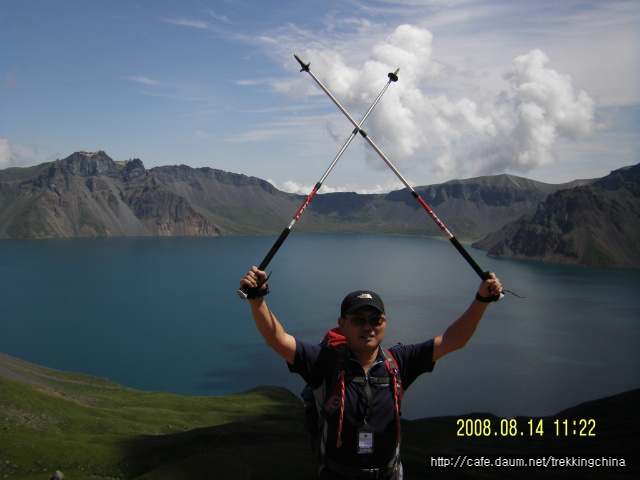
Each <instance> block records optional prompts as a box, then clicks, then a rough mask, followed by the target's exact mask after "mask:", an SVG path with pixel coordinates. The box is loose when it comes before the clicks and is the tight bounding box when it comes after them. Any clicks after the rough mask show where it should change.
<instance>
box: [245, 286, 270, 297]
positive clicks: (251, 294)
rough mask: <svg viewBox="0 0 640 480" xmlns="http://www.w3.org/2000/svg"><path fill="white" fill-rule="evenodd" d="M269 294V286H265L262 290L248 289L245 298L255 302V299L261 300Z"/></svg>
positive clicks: (258, 288)
mask: <svg viewBox="0 0 640 480" xmlns="http://www.w3.org/2000/svg"><path fill="white" fill-rule="evenodd" d="M269 293H271V290H269V285H265V286H264V287H262V288H260V287H257V288H250V289H248V292H247V298H248V299H249V300H255V299H256V298H262V297H264V296H265V295H269Z"/></svg>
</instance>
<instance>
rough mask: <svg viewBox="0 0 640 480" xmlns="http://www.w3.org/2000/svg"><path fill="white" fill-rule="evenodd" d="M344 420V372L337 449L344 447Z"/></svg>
mask: <svg viewBox="0 0 640 480" xmlns="http://www.w3.org/2000/svg"><path fill="white" fill-rule="evenodd" d="M343 418H344V370H342V371H341V372H340V421H339V423H338V441H337V442H336V447H338V448H340V447H341V446H342V419H343Z"/></svg>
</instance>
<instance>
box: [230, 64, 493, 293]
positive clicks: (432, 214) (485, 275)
mask: <svg viewBox="0 0 640 480" xmlns="http://www.w3.org/2000/svg"><path fill="white" fill-rule="evenodd" d="M294 57H295V59H296V60H297V61H298V63H299V64H300V66H301V67H302V68H301V69H300V72H307V73H308V74H309V75H310V76H311V78H313V80H314V81H315V82H316V83H317V84H318V86H319V87H320V88H321V89H322V90H323V91H324V93H326V94H327V96H328V97H329V98H330V99H331V100H332V101H333V103H334V104H335V105H336V106H337V107H338V109H339V110H340V111H341V112H342V113H343V114H344V116H345V117H347V119H348V120H349V121H350V122H351V124H352V125H353V126H354V127H355V128H354V130H353V132H352V133H351V135H350V136H349V138H348V139H347V141H346V142H345V144H344V145H343V147H342V148H341V149H340V151H339V152H338V154H337V155H336V157H335V158H334V159H333V162H331V165H330V166H329V168H328V169H327V171H326V172H325V173H324V175H323V176H322V178H321V179H320V180H319V181H318V183H317V184H316V185H315V186H314V188H313V190H312V191H311V194H310V195H309V196H308V197H307V199H306V200H305V202H304V203H303V204H302V207H300V209H299V210H298V212H297V213H296V215H295V216H294V217H293V220H291V222H290V223H289V225H288V226H287V227H286V228H285V229H284V230H283V231H282V233H281V234H280V236H279V237H278V239H277V240H276V242H275V243H274V244H273V246H272V247H271V250H269V252H268V253H267V255H266V256H265V258H264V259H263V260H262V262H261V263H260V266H259V267H258V270H262V271H264V270H265V269H266V268H267V265H269V263H270V262H271V260H272V259H273V257H274V255H275V254H276V252H277V251H278V249H279V248H280V247H281V246H282V244H283V243H284V241H285V240H286V239H287V237H288V236H289V233H291V229H292V228H293V226H294V224H295V223H296V222H297V221H298V218H300V215H302V212H303V211H304V210H305V208H307V205H308V204H309V202H310V201H311V199H312V198H313V196H314V195H315V194H316V192H317V191H318V190H319V189H320V187H321V186H322V183H323V182H324V181H325V180H326V178H327V176H328V175H329V173H330V172H331V170H332V169H333V167H334V166H335V164H336V163H337V162H338V160H339V159H340V157H341V156H342V154H343V153H344V151H345V150H346V149H347V147H348V146H349V144H350V143H351V141H352V140H353V138H354V137H355V136H356V135H357V134H358V133H359V134H360V136H362V137H363V138H364V139H365V140H366V141H367V143H368V144H369V145H371V147H372V148H373V149H374V150H375V152H376V153H377V154H378V155H379V156H380V158H382V160H383V161H384V162H385V163H386V164H387V166H388V167H389V168H390V169H391V170H392V171H393V173H395V174H396V176H397V177H398V178H399V179H400V181H401V182H402V183H403V184H404V186H405V187H406V188H407V190H409V192H410V193H411V195H412V196H413V197H414V198H415V199H416V200H417V201H418V203H419V204H420V205H422V208H424V209H425V210H426V212H427V213H428V214H429V216H430V217H431V219H432V220H433V221H434V222H436V224H437V225H438V227H440V230H442V231H443V232H444V233H445V234H446V235H447V238H448V239H449V241H450V242H451V243H452V244H453V246H454V247H455V248H456V250H457V251H458V252H459V253H460V255H462V257H463V258H464V259H465V260H466V261H467V263H468V264H469V265H470V266H471V268H472V269H473V270H474V272H476V274H477V275H478V276H479V277H480V278H481V279H482V280H486V279H488V278H489V272H488V271H484V270H482V268H480V266H479V265H478V264H477V263H476V261H475V260H474V259H473V257H471V255H470V254H469V252H467V250H466V249H465V248H464V247H463V246H462V244H461V243H460V242H459V241H458V239H457V238H456V237H455V236H454V235H453V234H452V233H451V232H450V231H449V229H448V228H447V227H446V226H445V225H444V224H443V223H442V221H441V220H440V219H439V218H438V216H437V215H436V214H435V212H434V211H433V210H431V208H430V207H429V205H427V203H426V202H425V201H424V200H423V199H422V197H420V195H418V193H417V192H416V191H415V190H414V189H413V188H412V187H411V185H409V183H408V182H407V181H406V180H405V179H404V177H403V176H402V175H401V174H400V172H399V171H398V169H396V167H395V166H394V165H393V164H392V163H391V161H389V159H388V158H387V156H386V155H385V154H384V153H382V151H381V150H380V149H379V148H378V146H377V145H376V144H375V143H374V142H373V140H371V138H370V137H369V135H367V133H366V132H365V131H364V130H362V128H361V127H362V125H363V123H364V121H365V120H366V119H367V117H368V116H369V114H370V113H371V112H372V110H373V109H374V107H375V106H376V104H377V103H378V101H379V100H380V98H382V95H384V92H386V90H387V88H388V87H389V85H390V84H391V83H392V82H397V81H398V72H399V71H400V69H399V68H398V69H397V70H396V71H395V72H393V73H389V75H388V77H389V81H388V82H387V83H386V85H385V86H384V88H383V89H382V91H381V92H380V94H379V95H378V97H377V98H376V99H375V100H374V102H373V103H372V104H371V107H369V110H367V113H366V114H365V115H364V117H363V118H362V120H360V123H356V121H355V120H354V119H353V118H352V117H351V115H349V113H348V112H347V111H346V110H345V109H344V108H343V107H342V105H340V102H338V100H336V98H335V97H334V96H333V95H332V94H331V92H330V91H329V90H327V88H326V87H325V86H324V85H323V84H322V82H321V81H320V80H318V78H317V77H316V76H315V75H314V74H313V72H312V71H311V70H310V68H309V66H310V65H311V63H304V62H303V61H302V60H300V57H298V56H297V55H294ZM265 281H266V280H265ZM262 283H264V281H263V282H262ZM262 283H261V284H259V285H258V286H256V287H253V288H254V289H259V288H260V287H261V286H262ZM238 296H239V297H240V298H242V299H247V298H248V296H249V291H248V289H247V287H242V288H240V289H239V290H238ZM502 297H503V294H500V295H499V296H495V297H494V301H498V300H500V299H501V298H502Z"/></svg>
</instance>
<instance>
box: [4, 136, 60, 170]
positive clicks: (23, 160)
mask: <svg viewBox="0 0 640 480" xmlns="http://www.w3.org/2000/svg"><path fill="white" fill-rule="evenodd" d="M47 160H50V158H48V157H47V156H46V155H43V154H41V153H39V152H38V151H36V150H33V149H29V148H26V147H23V146H21V145H16V144H12V143H11V142H10V141H9V139H8V138H0V169H3V168H10V167H27V166H29V165H37V164H39V163H42V162H45V161H47Z"/></svg>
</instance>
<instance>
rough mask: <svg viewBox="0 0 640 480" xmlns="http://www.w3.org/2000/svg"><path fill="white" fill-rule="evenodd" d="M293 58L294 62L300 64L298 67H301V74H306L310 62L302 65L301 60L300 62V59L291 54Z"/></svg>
mask: <svg viewBox="0 0 640 480" xmlns="http://www.w3.org/2000/svg"><path fill="white" fill-rule="evenodd" d="M293 56H294V57H295V58H296V60H297V61H298V63H299V64H300V66H301V67H302V68H301V69H300V71H301V72H308V71H309V65H311V62H309V63H304V62H303V61H302V60H300V57H299V56H298V55H296V54H295V53H294V54H293Z"/></svg>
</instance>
